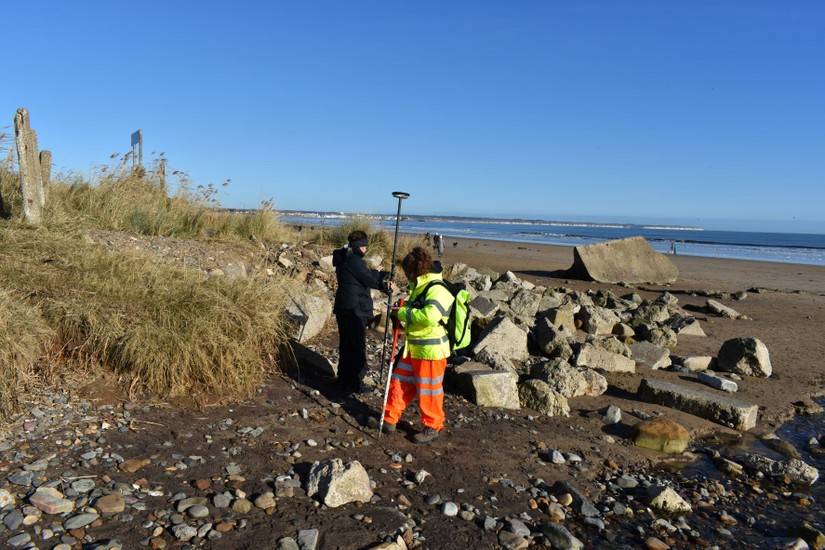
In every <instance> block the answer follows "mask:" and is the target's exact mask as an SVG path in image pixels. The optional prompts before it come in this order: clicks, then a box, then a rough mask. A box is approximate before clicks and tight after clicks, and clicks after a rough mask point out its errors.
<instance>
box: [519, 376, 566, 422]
mask: <svg viewBox="0 0 825 550" xmlns="http://www.w3.org/2000/svg"><path fill="white" fill-rule="evenodd" d="M518 394H519V400H520V401H521V406H522V407H526V408H528V409H533V410H535V411H538V412H540V413H542V414H546V415H547V416H570V405H568V403H567V399H566V398H565V397H564V396H563V395H561V394H560V393H557V392H555V391H553V390H552V389H551V388H550V386H548V385H547V383H546V382H542V381H541V380H528V381H527V382H525V383H523V384H521V385H520V386H519V389H518Z"/></svg>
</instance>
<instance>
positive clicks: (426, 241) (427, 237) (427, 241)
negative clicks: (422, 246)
mask: <svg viewBox="0 0 825 550" xmlns="http://www.w3.org/2000/svg"><path fill="white" fill-rule="evenodd" d="M424 242H425V243H427V246H429V245H430V232H429V231H427V232H426V233H424Z"/></svg>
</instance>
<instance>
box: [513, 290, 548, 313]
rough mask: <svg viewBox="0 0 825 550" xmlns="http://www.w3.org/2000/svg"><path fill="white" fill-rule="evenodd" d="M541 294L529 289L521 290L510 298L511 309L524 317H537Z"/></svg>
mask: <svg viewBox="0 0 825 550" xmlns="http://www.w3.org/2000/svg"><path fill="white" fill-rule="evenodd" d="M540 303H541V296H540V295H539V294H536V293H534V292H530V291H529V290H520V291H519V292H517V293H516V295H515V296H513V298H512V299H511V300H510V304H509V305H510V309H512V310H513V313H515V314H516V315H520V316H523V317H535V316H536V312H537V311H538V310H539V304H540Z"/></svg>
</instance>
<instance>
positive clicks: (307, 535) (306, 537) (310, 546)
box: [298, 529, 319, 550]
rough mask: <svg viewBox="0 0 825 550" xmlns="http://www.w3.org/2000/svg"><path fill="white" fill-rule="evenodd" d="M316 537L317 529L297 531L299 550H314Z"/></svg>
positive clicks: (317, 534) (316, 541)
mask: <svg viewBox="0 0 825 550" xmlns="http://www.w3.org/2000/svg"><path fill="white" fill-rule="evenodd" d="M318 537H319V533H318V529H302V530H300V531H298V547H299V548H300V549H301V550H315V548H316V547H317V546H318Z"/></svg>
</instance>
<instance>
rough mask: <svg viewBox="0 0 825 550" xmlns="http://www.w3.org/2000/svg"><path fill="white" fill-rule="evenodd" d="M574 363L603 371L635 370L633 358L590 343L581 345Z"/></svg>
mask: <svg viewBox="0 0 825 550" xmlns="http://www.w3.org/2000/svg"><path fill="white" fill-rule="evenodd" d="M575 365H576V366H577V367H588V368H591V369H599V370H603V371H605V372H636V362H635V361H634V360H633V359H628V358H627V357H625V356H624V355H622V354H621V353H613V352H612V351H607V350H606V349H603V348H600V347H597V346H594V345H593V344H590V343H587V344H584V345H582V347H581V349H580V350H579V354H578V355H577V356H576V362H575Z"/></svg>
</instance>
